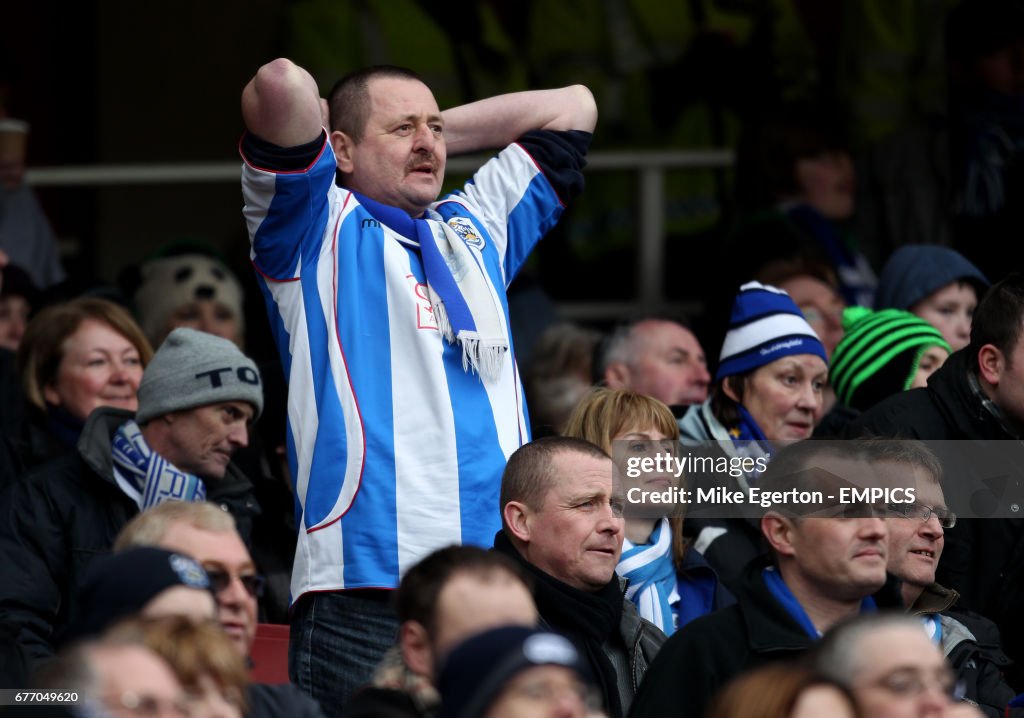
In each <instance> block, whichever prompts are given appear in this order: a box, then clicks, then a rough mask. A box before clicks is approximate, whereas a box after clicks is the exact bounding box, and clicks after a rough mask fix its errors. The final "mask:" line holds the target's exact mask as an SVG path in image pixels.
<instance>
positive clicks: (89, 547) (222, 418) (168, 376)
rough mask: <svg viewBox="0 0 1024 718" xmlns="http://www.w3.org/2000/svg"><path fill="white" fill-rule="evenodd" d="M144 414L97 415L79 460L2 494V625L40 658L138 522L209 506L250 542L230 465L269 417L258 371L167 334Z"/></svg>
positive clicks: (145, 392) (236, 357)
mask: <svg viewBox="0 0 1024 718" xmlns="http://www.w3.org/2000/svg"><path fill="white" fill-rule="evenodd" d="M138 399H139V407H138V411H137V412H136V413H135V414H134V415H133V414H132V413H131V412H128V411H124V410H122V409H115V408H111V407H100V408H98V409H95V410H94V411H93V412H92V413H91V414H90V415H89V418H88V420H87V421H86V423H85V427H84V428H83V430H82V435H81V438H80V439H79V441H78V450H77V453H75V454H72V455H69V456H66V457H62V458H59V459H56V460H54V461H51V462H50V463H47V464H44V465H42V466H40V467H38V468H36V469H34V470H33V471H31V472H30V473H28V474H26V475H25V476H23V477H21V478H20V479H19V480H18V481H17V482H15V483H14V484H12V485H11V486H10V487H8V490H7V491H6V492H5V493H4V494H3V497H2V498H0V562H2V567H0V574H2V575H3V576H4V581H3V582H0V620H10V621H13V622H16V623H18V624H20V625H21V634H20V635H19V637H18V642H19V643H20V644H22V645H23V646H25V648H26V650H27V651H28V652H29V653H30V654H31V655H32V656H33V657H34V658H36V659H40V658H43V657H46V656H48V655H49V654H51V653H52V651H53V645H54V643H56V642H59V641H60V640H61V638H62V634H63V632H64V631H65V630H66V628H67V625H68V620H69V617H70V616H72V615H73V611H74V608H75V591H76V588H77V586H78V585H79V584H80V582H81V580H82V575H83V573H84V571H85V568H86V567H87V566H88V564H89V561H90V560H91V559H92V558H93V557H95V556H97V555H102V554H104V553H107V552H108V551H109V550H110V547H111V545H112V544H113V543H114V539H115V537H116V536H117V532H118V531H120V530H121V528H122V527H123V526H124V525H125V524H126V523H128V520H129V519H131V517H132V516H134V515H135V514H137V513H138V512H139V511H140V510H145V509H147V508H149V507H151V506H155V505H157V504H160V503H162V502H165V501H202V500H204V499H206V498H209V499H210V500H211V501H215V502H217V503H218V504H219V505H220V506H221V507H222V508H223V509H224V510H226V511H231V512H232V513H233V514H234V516H235V517H236V519H237V521H238V522H239V525H240V526H241V527H242V528H243V530H244V531H245V533H246V535H247V536H248V532H249V529H250V527H251V525H252V517H253V515H254V514H256V513H258V512H259V509H258V507H257V505H256V501H255V499H254V498H253V496H252V484H251V483H249V480H248V479H247V478H245V476H244V475H242V473H241V472H240V471H239V470H238V469H237V468H235V467H234V466H233V465H232V464H231V456H232V454H233V453H234V452H235V451H237V450H238V449H240V448H241V447H244V446H245V445H246V444H247V443H248V432H249V427H250V425H251V424H252V422H253V421H255V420H256V418H257V417H258V416H259V414H260V412H261V411H262V409H263V384H262V382H261V380H260V375H259V372H258V371H257V369H256V365H255V364H254V363H253V361H252V360H251V359H249V358H248V357H247V356H245V355H244V354H242V352H240V351H239V350H238V347H236V346H235V345H234V344H232V343H231V342H229V341H227V340H226V339H221V338H220V337H215V336H212V335H209V334H203V333H202V332H197V331H194V330H192V329H178V330H176V331H174V332H173V333H172V334H171V335H169V336H168V337H167V339H166V341H165V342H164V343H163V344H162V345H161V346H160V349H159V350H158V351H157V353H156V354H155V355H154V356H153V360H152V361H151V362H150V363H149V365H148V366H147V367H146V371H145V372H144V373H143V375H142V383H141V384H140V385H139V391H138Z"/></svg>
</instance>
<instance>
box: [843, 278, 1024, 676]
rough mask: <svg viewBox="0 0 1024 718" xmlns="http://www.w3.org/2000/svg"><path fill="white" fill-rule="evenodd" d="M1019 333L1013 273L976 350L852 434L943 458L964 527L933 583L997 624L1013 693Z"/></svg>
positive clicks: (1019, 629)
mask: <svg viewBox="0 0 1024 718" xmlns="http://www.w3.org/2000/svg"><path fill="white" fill-rule="evenodd" d="M1022 329H1024V275H1021V274H1012V275H1010V276H1009V277H1007V278H1005V279H1003V280H1002V281H1000V282H998V283H997V284H995V285H993V286H992V287H991V288H990V289H989V291H988V292H987V293H986V294H985V296H984V297H983V298H982V300H981V302H980V303H979V304H978V308H977V309H976V310H975V313H974V320H973V323H972V325H971V343H970V344H969V345H968V346H967V348H965V349H962V350H961V351H959V352H956V353H955V354H953V355H952V356H950V358H949V359H948V360H947V361H946V363H945V364H944V365H943V366H942V367H940V368H939V369H938V371H936V372H935V373H934V374H932V376H931V378H929V380H928V386H927V388H924V389H912V390H910V391H907V392H903V393H900V394H897V395H895V396H893V397H890V398H889V399H887V400H885V401H883V402H881V403H880V404H878V405H876V406H875V407H873V408H872V409H870V410H869V411H867V412H865V413H864V414H863V415H861V416H860V417H859V418H858V419H857V420H856V421H855V422H854V423H853V424H852V426H851V430H852V432H853V434H854V435H857V434H870V435H874V436H883V437H897V438H913V439H927V440H929V445H930V446H931V447H932V448H933V449H934V450H935V452H936V453H937V454H938V455H939V458H940V459H941V461H942V463H943V466H944V468H945V476H946V479H945V481H944V484H943V488H944V491H945V495H946V499H947V500H948V501H949V503H950V506H951V507H952V508H953V509H954V510H955V511H956V512H957V513H959V514H960V515H961V519H960V520H958V521H957V525H956V527H955V528H953V529H952V530H950V531H947V532H946V534H945V542H946V546H945V558H944V559H943V561H942V565H941V566H939V570H938V574H937V578H938V580H939V581H940V582H941V583H942V584H943V585H945V586H947V587H949V588H953V589H956V590H957V591H959V593H960V601H959V604H958V605H959V606H960V607H961V608H964V609H970V610H972V611H977V612H978V613H981V614H983V615H984V616H987V617H988V618H990V619H992V620H994V621H995V622H996V624H997V625H998V626H999V630H1000V631H1001V632H1002V636H1003V642H1004V645H1005V646H1006V647H1007V649H1008V651H1009V652H1010V654H1011V657H1012V658H1013V659H1014V660H1015V661H1016V665H1015V667H1014V668H1013V669H1012V670H1011V671H1009V672H1008V674H1007V678H1008V680H1009V682H1010V685H1012V686H1013V687H1014V688H1015V689H1016V690H1017V691H1021V690H1024V673H1022V672H1021V670H1020V666H1021V664H1022V661H1024V652H1022V650H1024V649H1022V648H1020V647H1024V621H1022V620H1021V614H1020V610H1019V606H1018V597H1019V596H1020V593H1021V591H1022V590H1024V519H1020V518H1012V517H1013V516H1015V515H1019V514H1015V509H1014V507H1017V508H1019V506H1020V504H1021V503H1022V501H1021V499H1024V469H1022V467H1024V447H1022V445H1021V443H1020V442H1021V439H1022V438H1024V340H1022ZM931 440H942V441H931ZM950 440H955V441H950ZM965 515H968V516H972V517H975V518H967V519H964V518H963V516H965Z"/></svg>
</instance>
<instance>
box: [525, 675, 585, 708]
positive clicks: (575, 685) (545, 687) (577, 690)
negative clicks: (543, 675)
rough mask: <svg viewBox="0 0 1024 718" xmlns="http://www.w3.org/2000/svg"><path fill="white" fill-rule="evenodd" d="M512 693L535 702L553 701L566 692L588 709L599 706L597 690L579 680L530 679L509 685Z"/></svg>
mask: <svg viewBox="0 0 1024 718" xmlns="http://www.w3.org/2000/svg"><path fill="white" fill-rule="evenodd" d="M509 692H510V693H512V695H515V696H519V697H521V698H525V699H526V700H529V701H533V702H537V703H554V702H555V701H557V700H559V699H560V698H561V697H562V696H564V695H566V694H568V695H571V696H572V697H573V698H575V699H577V700H579V701H580V702H581V703H582V704H583V705H584V706H586V707H587V708H588V709H598V708H600V707H601V697H600V695H599V694H598V692H597V690H596V689H595V688H593V687H591V686H588V685H587V684H586V683H583V682H581V681H570V682H562V681H545V680H539V681H530V682H529V683H524V684H521V685H518V686H516V685H513V686H510V687H509Z"/></svg>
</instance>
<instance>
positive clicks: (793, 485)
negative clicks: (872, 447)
mask: <svg viewBox="0 0 1024 718" xmlns="http://www.w3.org/2000/svg"><path fill="white" fill-rule="evenodd" d="M825 457H830V458H838V459H849V460H854V461H856V460H857V459H864V458H865V456H864V451H863V449H862V447H861V444H860V442H859V441H821V440H816V439H806V440H804V441H798V442H796V443H793V444H790V445H788V446H785V447H783V448H782V449H780V450H779V451H778V453H776V454H775V455H773V456H772V459H771V461H769V462H768V468H767V469H765V471H764V473H763V474H761V477H760V479H758V482H757V486H758V488H759V489H761V490H763V491H791V490H794V489H795V490H796V491H815V490H820V489H821V488H822V486H821V485H820V484H818V483H817V481H818V477H817V476H816V475H815V473H814V472H812V471H809V469H812V468H813V467H814V466H815V461H816V460H817V459H823V458H825ZM843 478H845V477H843Z"/></svg>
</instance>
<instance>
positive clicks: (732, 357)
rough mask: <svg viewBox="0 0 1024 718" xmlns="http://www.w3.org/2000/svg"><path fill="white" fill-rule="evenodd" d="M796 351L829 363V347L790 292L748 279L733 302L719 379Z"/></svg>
mask: <svg viewBox="0 0 1024 718" xmlns="http://www.w3.org/2000/svg"><path fill="white" fill-rule="evenodd" d="M794 354H814V355H815V356H819V357H821V360H822V361H823V362H825V364H826V365H827V364H828V356H827V355H826V354H825V346H824V345H823V344H822V343H821V340H820V339H818V335H817V334H815V333H814V330H813V329H811V325H810V324H808V323H807V320H806V319H804V315H803V313H802V312H801V311H800V308H799V307H798V306H797V305H796V303H795V302H794V301H793V300H792V299H790V297H789V295H788V294H786V293H785V292H784V291H782V290H781V289H779V288H777V287H771V286H769V285H767V284H761V283H760V282H747V283H746V284H744V285H743V286H742V287H740V293H739V294H738V295H736V301H735V303H734V304H733V305H732V315H731V316H730V317H729V331H728V333H727V334H726V335H725V342H723V343H722V355H721V358H720V359H719V364H718V372H717V373H716V374H715V380H716V381H720V380H722V379H724V378H725V377H727V376H734V375H736V374H743V373H746V372H748V371H752V370H754V369H757V368H759V367H762V366H764V365H765V364H771V363H772V362H773V361H775V360H776V359H781V358H782V357H785V356H792V355H794Z"/></svg>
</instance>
